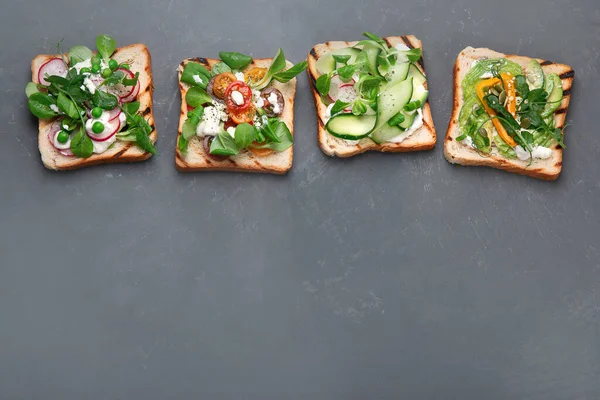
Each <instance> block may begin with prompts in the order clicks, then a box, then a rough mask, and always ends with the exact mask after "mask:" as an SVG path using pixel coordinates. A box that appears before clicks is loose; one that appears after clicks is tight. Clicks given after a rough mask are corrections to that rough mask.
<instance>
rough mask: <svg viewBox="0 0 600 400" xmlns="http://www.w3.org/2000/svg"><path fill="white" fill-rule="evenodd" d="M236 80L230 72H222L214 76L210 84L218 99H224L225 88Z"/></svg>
mask: <svg viewBox="0 0 600 400" xmlns="http://www.w3.org/2000/svg"><path fill="white" fill-rule="evenodd" d="M236 80H237V78H236V77H235V75H234V74H232V73H231V72H223V73H222V74H219V75H217V76H215V77H214V81H213V86H212V92H213V94H214V95H215V96H216V97H217V98H219V99H224V98H225V90H227V87H229V85H231V83H232V82H235V81H236Z"/></svg>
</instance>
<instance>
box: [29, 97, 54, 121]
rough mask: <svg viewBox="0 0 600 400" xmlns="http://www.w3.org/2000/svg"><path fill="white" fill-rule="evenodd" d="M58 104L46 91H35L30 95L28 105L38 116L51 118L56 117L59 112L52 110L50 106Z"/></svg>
mask: <svg viewBox="0 0 600 400" xmlns="http://www.w3.org/2000/svg"><path fill="white" fill-rule="evenodd" d="M52 105H56V104H55V103H54V101H53V99H52V98H51V97H50V96H48V95H47V94H44V93H40V92H38V93H33V94H32V95H31V96H29V100H28V101H27V106H28V107H29V111H31V113H32V114H33V115H35V116H36V117H38V118H40V119H49V118H54V117H56V116H57V115H58V114H57V113H56V112H55V111H53V110H52V108H51V107H50V106H52Z"/></svg>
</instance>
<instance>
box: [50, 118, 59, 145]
mask: <svg viewBox="0 0 600 400" xmlns="http://www.w3.org/2000/svg"><path fill="white" fill-rule="evenodd" d="M61 129H62V127H61V122H60V121H54V122H53V123H52V125H51V126H50V129H49V130H48V140H49V141H50V143H52V146H54V136H55V135H56V132H58V131H60V130H61Z"/></svg>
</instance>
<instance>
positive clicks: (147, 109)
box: [31, 43, 158, 170]
mask: <svg viewBox="0 0 600 400" xmlns="http://www.w3.org/2000/svg"><path fill="white" fill-rule="evenodd" d="M65 56H66V55H65ZM55 57H60V55H55V54H40V55H38V56H36V57H35V58H34V59H33V61H32V62H31V74H32V81H33V82H34V83H39V82H38V72H39V69H40V67H41V66H42V65H44V63H45V62H46V61H48V60H49V59H51V58H55ZM112 58H114V59H115V60H117V61H118V62H119V63H121V62H129V64H130V66H131V71H132V72H139V73H140V76H139V81H140V94H139V95H138V99H137V100H138V101H139V102H140V112H141V113H142V115H144V118H146V120H148V123H149V124H150V126H151V127H152V132H151V133H150V135H149V136H150V140H151V141H152V143H156V140H157V138H158V134H157V132H156V126H155V124H154V114H153V111H152V95H153V91H154V85H153V80H152V59H151V56H150V51H149V50H148V48H147V47H146V46H145V45H143V44H140V43H138V44H131V45H128V46H124V47H120V48H118V49H116V50H115V52H114V54H113V55H112ZM54 121H55V119H51V120H42V119H40V120H39V133H38V148H39V150H40V154H41V156H42V162H43V164H44V166H45V167H46V168H48V169H52V170H74V169H79V168H82V167H87V166H92V165H98V164H112V163H128V162H137V161H144V160H147V159H149V158H150V157H152V154H151V153H148V152H145V151H144V150H142V149H140V148H139V147H137V146H136V145H135V143H132V142H120V141H116V142H115V144H114V145H113V147H111V148H110V149H108V150H107V151H105V152H104V153H102V154H93V155H92V156H91V157H89V158H80V157H73V156H64V155H62V154H61V153H60V152H59V151H58V150H57V149H56V148H55V147H54V146H53V145H52V143H50V140H49V139H48V129H50V126H51V125H52V123H53V122H54Z"/></svg>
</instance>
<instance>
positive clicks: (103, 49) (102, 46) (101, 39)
mask: <svg viewBox="0 0 600 400" xmlns="http://www.w3.org/2000/svg"><path fill="white" fill-rule="evenodd" d="M96 48H97V49H98V53H100V55H101V56H102V58H104V60H105V61H108V60H109V59H110V56H112V54H113V53H114V52H115V49H116V48H117V42H115V39H113V38H112V37H110V36H108V35H99V36H97V37H96Z"/></svg>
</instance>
